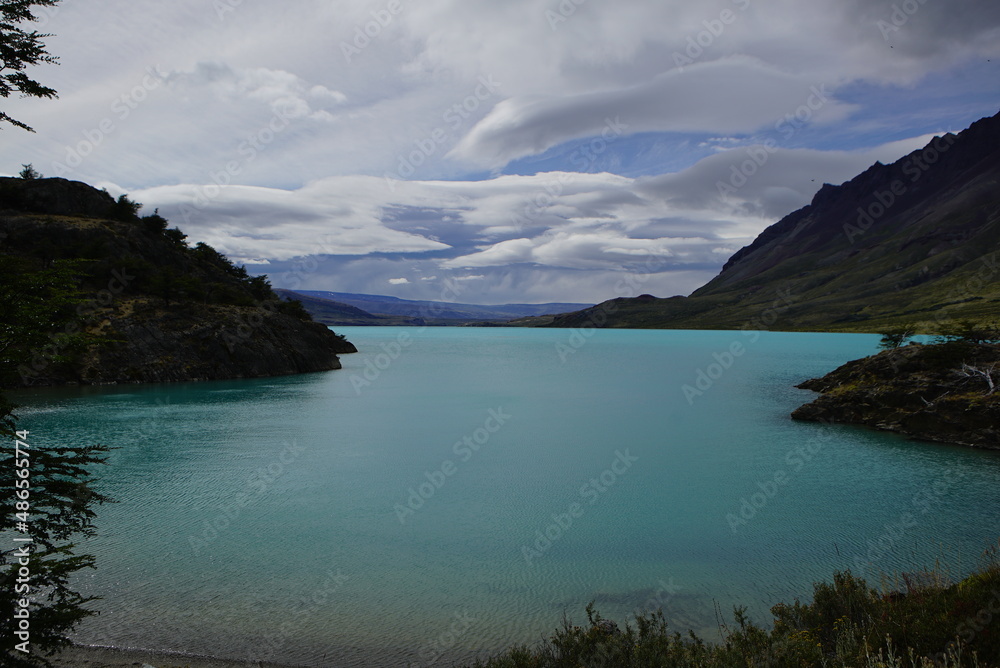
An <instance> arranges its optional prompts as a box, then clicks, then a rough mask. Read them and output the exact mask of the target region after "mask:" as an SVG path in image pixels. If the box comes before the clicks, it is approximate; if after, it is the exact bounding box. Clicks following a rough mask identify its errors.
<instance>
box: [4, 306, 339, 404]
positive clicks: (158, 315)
mask: <svg viewBox="0 0 1000 668" xmlns="http://www.w3.org/2000/svg"><path fill="white" fill-rule="evenodd" d="M95 316H96V317H95V318H94V319H95V320H97V321H98V323H99V324H98V325H97V326H96V327H94V328H93V329H92V330H91V333H92V334H95V335H97V336H98V337H99V339H100V340H101V343H99V344H97V345H95V346H91V347H90V348H89V349H88V350H87V351H86V352H85V353H83V354H81V355H74V356H72V358H71V360H70V361H67V362H51V361H49V358H48V357H47V356H46V355H45V354H44V353H45V351H40V353H41V354H40V355H38V356H37V357H36V358H35V359H34V360H33V361H32V362H30V363H29V364H27V365H24V366H22V368H21V369H19V376H20V378H21V380H22V382H23V384H24V385H29V386H37V385H64V384H89V385H102V384H117V383H164V382H178V381H192V380H221V379H231V378H258V377H265V376H283V375H290V374H296V373H306V372H313V371H327V370H331V369H339V368H341V364H340V359H339V357H338V354H345V353H354V352H357V349H356V348H355V347H354V345H353V344H352V343H350V342H349V341H347V340H346V339H344V338H343V337H341V336H338V335H337V334H334V333H333V332H332V331H330V329H329V328H327V327H326V326H324V325H322V324H320V323H315V322H302V321H301V320H297V319H296V318H293V317H291V316H288V315H285V314H283V313H278V312H276V311H275V310H274V309H269V308H266V307H234V306H214V305H193V304H185V305H176V306H173V307H165V306H163V304H162V303H160V302H159V300H153V299H127V300H124V301H122V302H121V303H116V304H115V305H114V306H113V307H111V308H106V309H102V310H101V311H100V312H98V313H96V314H95Z"/></svg>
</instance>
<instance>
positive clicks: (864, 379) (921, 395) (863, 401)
mask: <svg viewBox="0 0 1000 668" xmlns="http://www.w3.org/2000/svg"><path fill="white" fill-rule="evenodd" d="M798 387H799V388H801V389H805V390H813V391H815V392H820V393H821V396H820V397H819V398H817V399H816V400H815V401H813V402H812V403H809V404H806V405H805V406H802V407H800V408H798V409H797V410H795V411H794V412H793V413H792V418H793V419H796V420H806V421H814V422H818V421H826V422H839V423H846V424H856V425H864V426H868V427H873V428H875V429H881V430H886V431H892V432H896V433H899V434H903V435H905V436H909V437H911V438H914V439H919V440H924V441H934V442H939V443H953V444H960V445H969V446H973V447H979V448H989V449H1000V344H995V343H972V342H967V341H951V342H947V343H939V344H930V345H921V344H910V345H907V346H902V347H900V348H896V349H893V350H886V351H883V352H881V353H879V354H877V355H873V356H871V357H866V358H864V359H860V360H854V361H852V362H848V363H847V364H844V365H843V366H841V367H840V368H838V369H836V370H834V371H832V372H830V373H828V374H827V375H825V376H823V377H822V378H815V379H812V380H808V381H806V382H804V383H802V384H801V385H798Z"/></svg>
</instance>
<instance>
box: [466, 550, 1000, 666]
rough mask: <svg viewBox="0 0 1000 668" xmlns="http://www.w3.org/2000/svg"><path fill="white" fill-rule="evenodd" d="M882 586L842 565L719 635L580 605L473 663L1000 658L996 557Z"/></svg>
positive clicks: (986, 662) (974, 661)
mask: <svg viewBox="0 0 1000 668" xmlns="http://www.w3.org/2000/svg"><path fill="white" fill-rule="evenodd" d="M888 589H889V590H888V591H880V590H878V589H875V588H873V587H872V586H870V585H869V584H868V583H867V582H865V580H863V579H862V578H859V577H857V576H854V575H852V574H851V573H850V572H849V571H848V572H845V573H836V574H835V575H834V577H833V582H832V583H826V582H820V583H816V584H815V585H814V587H813V597H812V601H811V602H808V603H801V602H799V601H798V600H796V601H794V602H793V603H791V604H787V603H780V604H778V605H776V606H774V607H773V608H772V609H771V613H772V614H773V615H774V619H773V624H772V626H771V628H769V629H767V628H764V627H762V626H759V625H757V624H755V623H753V622H752V621H751V620H749V619H748V618H747V616H746V613H745V609H742V608H737V609H736V610H735V611H734V614H735V625H734V627H732V628H730V627H728V626H725V625H721V631H722V633H723V641H722V642H721V643H718V644H716V643H709V642H706V641H704V640H702V639H700V638H698V637H697V636H696V635H695V634H694V633H692V632H688V633H687V634H686V635H683V634H682V633H681V632H680V630H675V629H671V628H670V626H669V621H668V620H666V619H665V618H664V617H663V614H662V612H654V613H646V614H643V615H641V616H639V617H637V618H636V620H635V624H634V626H633V625H632V624H626V626H625V629H624V630H620V629H619V628H618V625H617V624H615V623H614V622H611V621H609V620H604V619H602V618H601V617H600V615H599V614H598V613H597V612H596V611H594V609H593V606H592V605H591V606H589V607H588V608H587V620H588V623H587V625H586V626H574V625H573V624H571V623H570V622H569V621H565V622H564V623H563V626H562V628H561V629H559V630H557V631H556V632H555V633H554V634H553V635H552V636H551V637H550V638H549V639H548V640H547V641H545V642H544V643H542V644H541V645H540V646H537V647H528V646H518V647H514V648H512V649H509V650H507V651H506V652H503V653H502V654H499V655H497V656H495V657H492V658H490V659H487V660H481V661H477V662H475V664H473V666H474V668H581V667H585V668H674V667H676V668H692V667H702V668H755V667H758V666H759V667H764V666H767V667H769V668H806V667H812V666H816V667H817V668H819V667H827V668H931V667H934V668H947V667H955V668H960V667H970V668H987V667H996V666H1000V563H998V561H997V551H996V549H994V550H992V551H990V552H988V553H987V559H986V563H985V564H984V566H983V567H982V568H981V569H980V570H979V571H978V572H976V573H973V574H972V575H969V576H968V577H966V578H964V579H962V580H960V581H958V582H954V583H953V582H950V581H949V580H948V579H947V578H946V577H945V576H944V575H942V574H941V573H938V572H932V573H917V574H904V575H902V576H901V577H900V578H899V581H898V582H896V583H895V586H893V587H891V588H888Z"/></svg>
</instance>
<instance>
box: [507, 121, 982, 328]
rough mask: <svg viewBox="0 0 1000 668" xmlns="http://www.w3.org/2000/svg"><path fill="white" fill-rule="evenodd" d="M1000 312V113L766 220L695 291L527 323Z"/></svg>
mask: <svg viewBox="0 0 1000 668" xmlns="http://www.w3.org/2000/svg"><path fill="white" fill-rule="evenodd" d="M963 319H968V320H974V321H979V322H992V321H997V320H1000V114H998V115H997V116H993V117H991V118H985V119H983V120H980V121H977V122H976V123H974V124H973V125H972V126H971V127H970V128H969V129H967V130H965V131H963V132H961V133H960V134H958V135H953V134H947V135H945V136H943V137H936V138H935V139H934V140H932V141H931V142H930V143H929V144H928V145H927V146H926V147H925V148H923V149H921V150H918V151H914V152H913V153H911V154H909V155H907V156H905V157H903V158H901V159H900V160H898V161H897V162H895V163H893V164H891V165H883V164H881V163H875V164H874V165H873V166H872V167H871V168H869V169H868V170H867V171H865V172H864V173H863V174H860V175H859V176H857V177H856V178H854V179H852V180H850V181H848V182H847V183H844V184H843V185H840V186H833V185H829V184H825V185H824V186H823V187H822V188H821V189H820V190H819V192H818V193H816V196H815V197H814V198H813V201H812V203H811V204H809V205H808V206H806V207H804V208H802V209H800V210H798V211H796V212H794V213H792V214H789V215H788V216H786V217H785V218H783V219H782V220H780V221H778V222H777V223H775V224H774V225H772V226H770V227H768V228H767V229H766V230H764V232H762V233H761V234H760V236H759V237H757V239H756V240H755V241H754V242H753V243H752V244H750V245H749V246H747V247H745V248H743V249H742V250H740V251H739V252H737V253H736V254H735V255H733V256H732V258H730V260H729V261H728V262H727V263H726V265H725V266H724V267H723V269H722V272H721V273H720V274H719V275H718V276H717V277H716V278H715V279H713V280H712V281H710V282H709V283H708V284H707V285H705V286H704V287H702V288H700V289H699V290H696V291H695V292H694V293H692V294H691V296H690V297H671V298H668V299H657V298H655V297H652V296H649V295H643V296H641V297H637V298H631V299H615V300H612V301H608V302H605V303H603V304H599V305H597V306H595V307H593V308H590V309H585V310H582V311H578V312H574V313H570V314H565V315H561V316H558V317H556V318H547V319H540V320H535V321H531V320H529V321H525V322H523V323H522V324H528V325H535V326H555V327H581V326H598V327H633V328H677V329H740V328H748V329H751V328H752V329H780V330H813V331H868V332H879V331H882V330H884V329H886V328H888V327H892V326H896V325H901V324H904V323H905V324H911V323H912V324H916V325H917V326H918V327H919V328H920V329H921V331H929V332H933V331H936V330H938V329H939V328H940V326H941V325H942V323H946V322H949V321H955V320H963Z"/></svg>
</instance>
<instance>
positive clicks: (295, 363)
mask: <svg viewBox="0 0 1000 668" xmlns="http://www.w3.org/2000/svg"><path fill="white" fill-rule="evenodd" d="M125 205H126V206H122V205H121V204H119V203H116V202H115V201H114V200H113V199H112V198H111V196H110V195H108V194H107V193H105V192H102V191H99V190H95V189H94V188H91V187H90V186H88V185H86V184H83V183H78V182H72V181H67V180H65V179H37V180H24V179H0V263H3V265H2V266H3V268H5V271H8V272H11V273H10V275H12V276H20V277H24V278H25V280H26V281H27V283H26V284H30V283H31V280H35V279H31V278H30V277H35V276H38V277H41V276H44V272H46V271H49V270H51V269H53V268H54V267H60V266H69V267H71V268H72V269H71V272H72V274H73V278H72V279H70V280H72V281H74V282H75V284H74V285H73V288H72V289H73V290H74V291H75V292H76V295H74V296H73V297H72V298H71V299H70V302H71V305H67V304H66V303H63V304H62V305H57V304H52V305H51V313H52V317H51V319H50V320H49V329H50V331H48V332H46V333H45V335H46V337H47V341H48V342H49V343H48V345H45V346H42V347H41V349H38V350H35V349H29V348H27V344H24V345H22V344H20V343H19V341H17V340H11V341H3V340H0V349H5V350H9V351H14V352H15V353H16V354H14V355H8V357H9V358H10V360H14V359H16V360H19V361H18V362H17V363H13V362H10V360H4V362H5V363H7V365H8V366H9V367H17V368H16V371H15V370H14V369H13V368H9V369H8V368H5V369H3V374H2V376H3V378H4V379H5V380H4V383H5V384H19V385H22V386H38V385H59V384H67V383H85V384H110V383H140V382H147V383H148V382H174V381H189V380H212V379H228V378H254V377H262V376H278V375H287V374H294V373H304V372H313V371H326V370H330V369H339V368H340V360H339V358H338V355H339V354H344V353H352V352H357V350H356V348H355V347H354V346H353V345H352V344H351V343H350V342H348V341H346V340H345V339H344V338H343V337H342V336H340V335H338V334H335V333H334V332H333V331H331V330H330V329H329V328H328V327H326V326H325V325H323V324H321V323H318V322H314V321H312V320H311V319H310V316H309V314H308V313H307V312H306V311H305V310H304V309H303V308H302V307H301V305H298V304H296V303H292V302H289V301H287V300H284V299H281V298H280V297H279V296H278V295H276V294H274V292H273V291H272V290H271V288H270V285H269V283H268V282H267V280H266V277H254V276H249V275H248V274H247V272H246V270H245V269H244V268H243V267H238V266H235V265H234V264H233V263H232V262H231V261H229V260H228V259H227V258H226V257H225V256H223V255H221V254H220V253H218V252H217V251H215V249H213V248H211V247H209V246H206V245H205V244H196V245H195V246H194V247H191V246H189V245H188V243H187V241H186V239H185V235H184V234H183V233H182V232H181V231H180V230H178V229H167V221H166V220H164V219H162V218H160V217H159V216H158V215H155V214H154V215H152V216H146V217H143V218H140V217H139V216H138V215H136V209H135V207H134V205H131V203H130V202H125ZM66 263H69V264H68V265H67V264H66ZM37 280H39V281H41V282H44V281H42V279H37ZM41 282H40V283H39V285H40V284H41ZM44 306H48V304H43V307H44ZM8 310H9V311H10V313H11V315H12V317H13V316H14V315H16V313H17V310H16V307H15V306H10V308H9V309H8ZM72 312H75V315H73V314H72ZM40 328H43V329H44V325H40ZM2 334H3V332H0V335H2ZM0 339H2V336H0Z"/></svg>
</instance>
